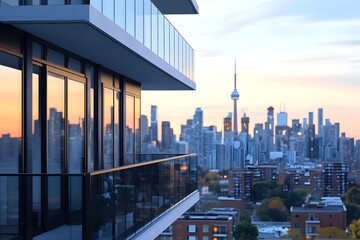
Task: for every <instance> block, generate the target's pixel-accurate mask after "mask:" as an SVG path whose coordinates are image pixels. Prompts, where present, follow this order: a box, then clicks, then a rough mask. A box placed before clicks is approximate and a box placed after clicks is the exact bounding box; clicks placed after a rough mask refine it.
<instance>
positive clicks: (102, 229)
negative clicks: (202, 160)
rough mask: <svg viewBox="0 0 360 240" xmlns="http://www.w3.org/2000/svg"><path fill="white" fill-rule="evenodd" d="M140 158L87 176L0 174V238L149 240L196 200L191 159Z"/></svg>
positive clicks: (83, 174) (184, 157)
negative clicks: (134, 161) (132, 163)
mask: <svg viewBox="0 0 360 240" xmlns="http://www.w3.org/2000/svg"><path fill="white" fill-rule="evenodd" d="M143 157H144V159H146V160H145V161H143V162H141V163H138V164H134V165H129V166H123V167H119V168H114V169H108V170H100V171H95V172H88V173H77V174H76V173H73V174H66V173H63V174H55V173H54V174H45V173H44V174H41V173H39V174H5V173H1V174H0V207H1V208H0V238H1V239H3V238H5V239H14V238H16V239H18V238H19V239H35V240H42V239H55V238H54V236H56V237H57V239H60V238H61V239H64V240H66V239H69V240H70V239H71V240H72V239H74V240H75V239H76V240H78V239H101V238H103V239H141V238H143V239H154V238H155V237H156V236H157V235H159V234H160V233H161V232H162V231H164V230H165V229H166V228H167V227H169V225H170V224H172V223H173V222H174V221H175V220H176V219H177V218H178V217H180V216H181V215H182V214H183V213H185V212H186V211H187V210H188V209H189V208H190V207H191V206H192V205H193V204H195V203H196V202H197V201H198V199H199V193H198V191H197V176H196V175H197V173H196V168H194V167H193V166H196V164H194V162H193V161H196V160H195V154H188V155H181V156H173V157H168V158H158V159H156V160H151V158H153V157H154V156H150V155H146V156H143ZM155 157H158V156H155ZM59 237H60V238H59Z"/></svg>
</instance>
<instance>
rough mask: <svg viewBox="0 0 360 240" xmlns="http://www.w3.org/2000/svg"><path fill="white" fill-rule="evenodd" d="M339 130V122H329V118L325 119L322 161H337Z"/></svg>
mask: <svg viewBox="0 0 360 240" xmlns="http://www.w3.org/2000/svg"><path fill="white" fill-rule="evenodd" d="M339 130H340V124H339V123H335V124H331V122H330V119H325V125H324V126H323V131H324V140H323V146H324V148H323V149H322V151H323V155H322V156H323V160H324V161H337V160H338V157H339V154H338V142H339Z"/></svg>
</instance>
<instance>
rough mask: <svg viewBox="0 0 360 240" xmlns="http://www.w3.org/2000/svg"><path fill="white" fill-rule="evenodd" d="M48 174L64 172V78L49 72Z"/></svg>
mask: <svg viewBox="0 0 360 240" xmlns="http://www.w3.org/2000/svg"><path fill="white" fill-rule="evenodd" d="M47 87H48V88H47V124H48V172H50V173H61V172H63V171H64V161H65V159H64V156H65V150H64V147H65V144H64V140H65V136H64V134H65V129H64V124H65V121H64V93H65V92H64V91H65V90H64V76H61V75H58V74H55V73H52V72H49V73H48V77H47Z"/></svg>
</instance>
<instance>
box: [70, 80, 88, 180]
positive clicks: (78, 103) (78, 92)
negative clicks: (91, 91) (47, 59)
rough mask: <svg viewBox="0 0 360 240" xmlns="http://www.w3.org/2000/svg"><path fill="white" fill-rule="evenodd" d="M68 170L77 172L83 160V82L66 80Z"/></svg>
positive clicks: (81, 169)
mask: <svg viewBox="0 0 360 240" xmlns="http://www.w3.org/2000/svg"><path fill="white" fill-rule="evenodd" d="M67 117H68V168H69V169H68V172H71V173H75V172H76V173H79V172H82V171H83V169H84V160H85V149H84V141H85V136H84V133H85V84H84V83H81V82H77V81H73V80H70V79H69V81H68V115H67Z"/></svg>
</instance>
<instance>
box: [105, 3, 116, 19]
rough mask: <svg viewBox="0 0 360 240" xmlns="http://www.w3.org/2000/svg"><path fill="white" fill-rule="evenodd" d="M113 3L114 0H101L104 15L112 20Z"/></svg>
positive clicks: (113, 16) (113, 13)
mask: <svg viewBox="0 0 360 240" xmlns="http://www.w3.org/2000/svg"><path fill="white" fill-rule="evenodd" d="M114 7H115V3H114V0H105V1H103V13H104V15H105V16H107V17H108V18H110V19H111V20H112V21H114V20H115V9H114Z"/></svg>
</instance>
